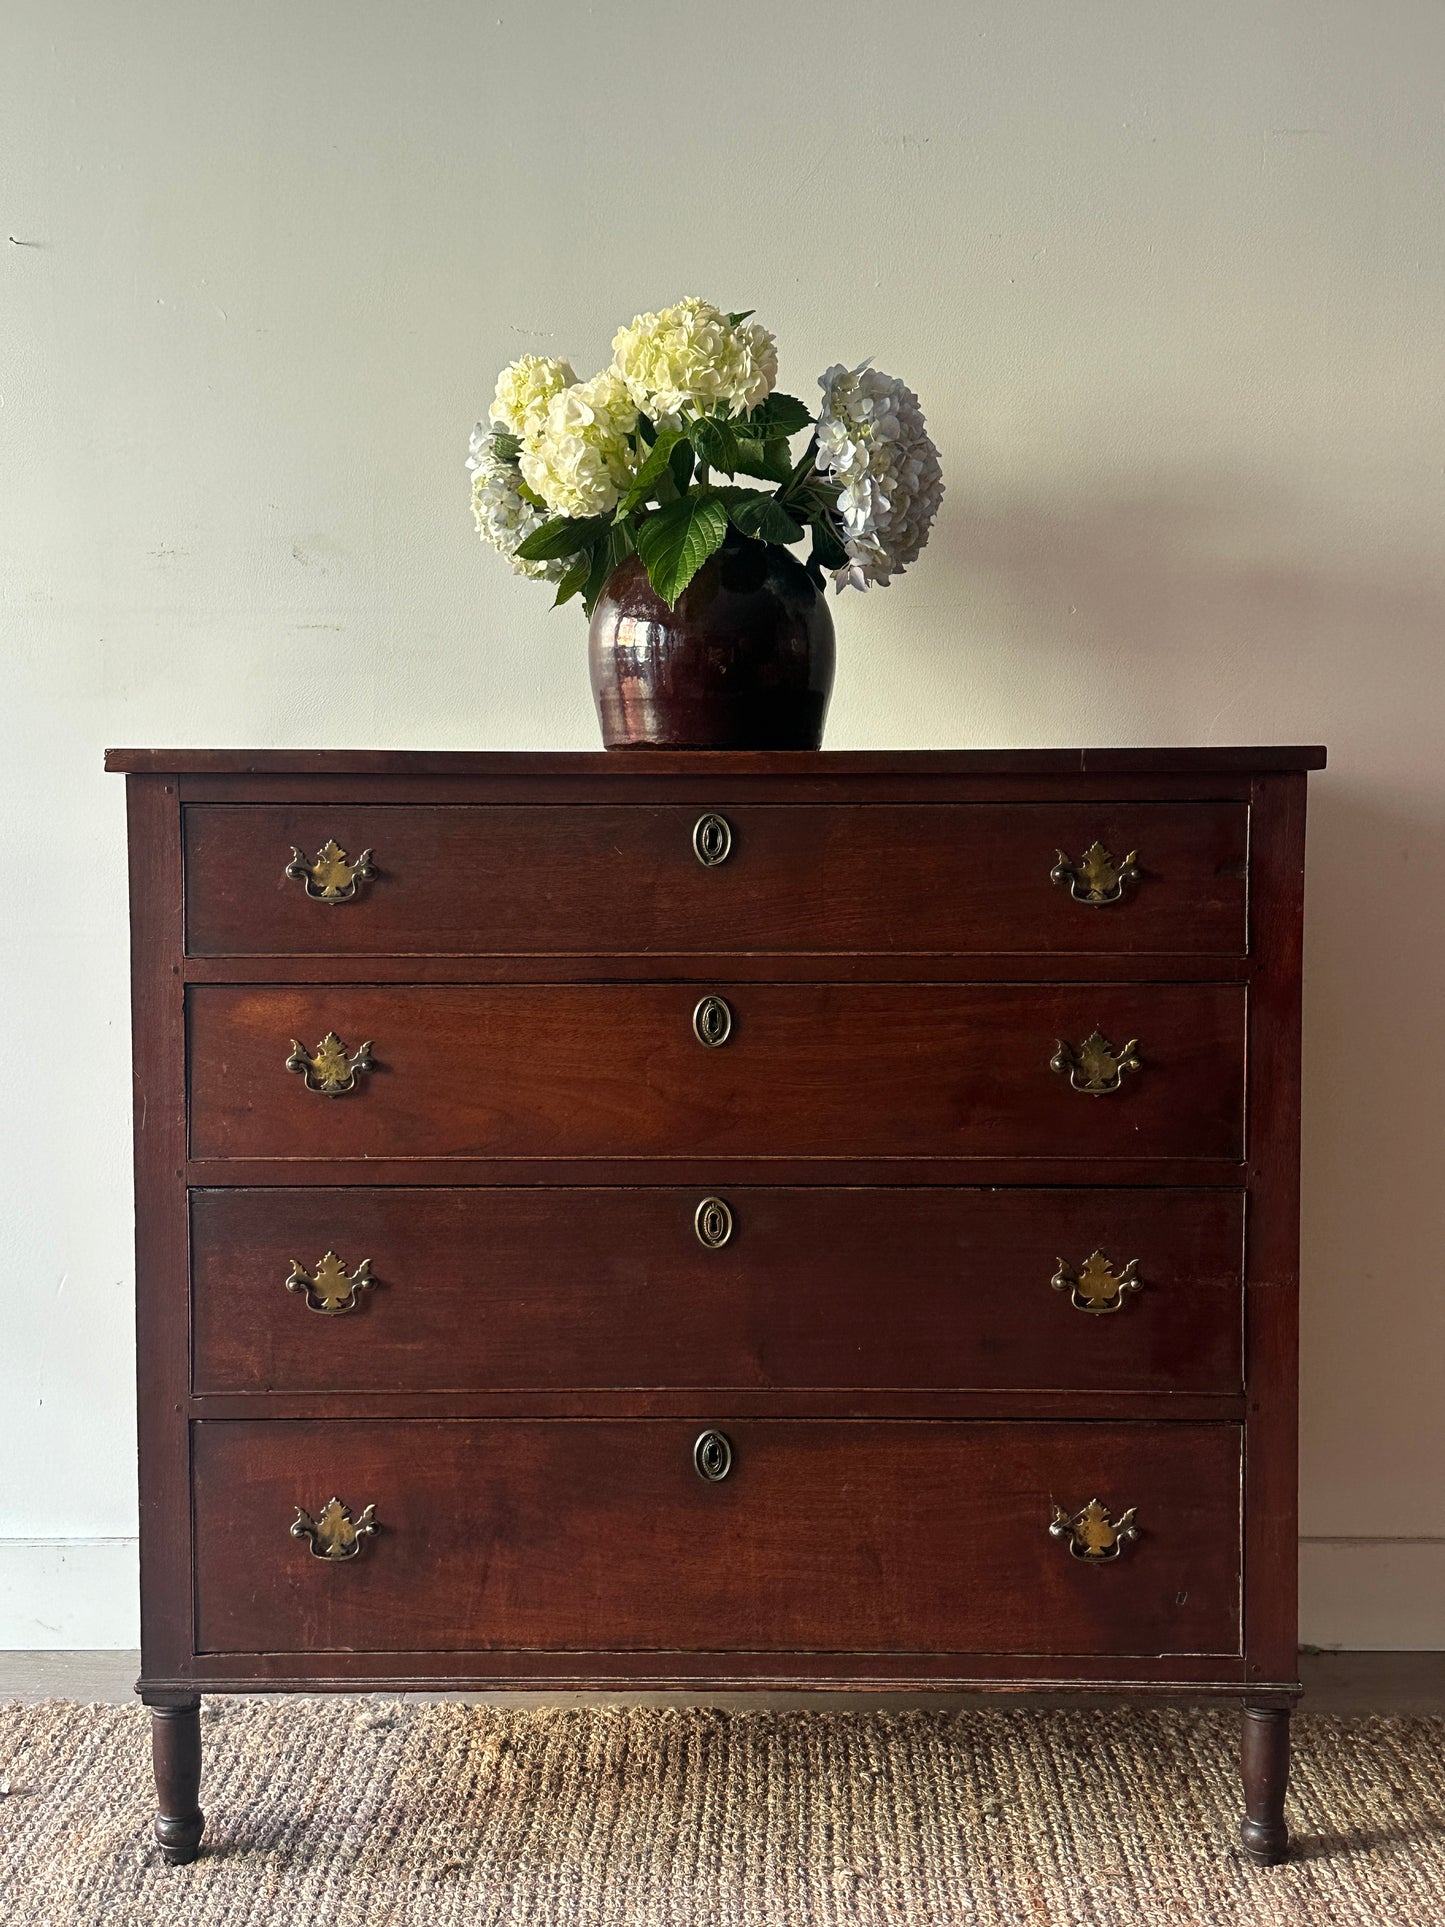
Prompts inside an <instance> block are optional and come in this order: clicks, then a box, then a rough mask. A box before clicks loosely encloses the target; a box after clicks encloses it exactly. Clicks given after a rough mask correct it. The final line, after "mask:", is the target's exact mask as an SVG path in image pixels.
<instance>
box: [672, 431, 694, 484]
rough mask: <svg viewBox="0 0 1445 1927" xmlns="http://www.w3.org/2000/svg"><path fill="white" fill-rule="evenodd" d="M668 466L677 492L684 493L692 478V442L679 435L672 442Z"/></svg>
mask: <svg viewBox="0 0 1445 1927" xmlns="http://www.w3.org/2000/svg"><path fill="white" fill-rule="evenodd" d="M668 467H669V468H670V469H671V470H672V479H673V481H674V483H675V484H676V485H677V492H678V494H679V495H686V494H687V485H688V483H689V482H690V481H691V480H692V444H691V442H689V441H688V440H687V439H686V437H685V436H679V438H678V440H677V442H676V443H675V444H674V446H673V451H672V456H671V459H670V460H669V462H668Z"/></svg>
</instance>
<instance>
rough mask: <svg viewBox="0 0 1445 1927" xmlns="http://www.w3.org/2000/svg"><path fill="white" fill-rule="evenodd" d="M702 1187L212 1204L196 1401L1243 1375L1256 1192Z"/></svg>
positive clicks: (206, 1206) (1087, 1382)
mask: <svg viewBox="0 0 1445 1927" xmlns="http://www.w3.org/2000/svg"><path fill="white" fill-rule="evenodd" d="M709 1195H710V1194H708V1193H706V1192H703V1191H700V1190H683V1189H674V1188H656V1189H650V1188H649V1189H618V1190H602V1189H590V1188H557V1189H543V1188H540V1187H528V1188H517V1189H508V1188H498V1189H478V1190H423V1189H396V1190H368V1189H364V1188H361V1187H355V1188H350V1187H348V1188H343V1189H317V1190H244V1189H235V1190H213V1191H196V1192H193V1193H192V1194H191V1264H192V1291H193V1298H192V1332H193V1343H194V1361H195V1364H194V1370H195V1388H196V1390H197V1391H198V1392H267V1391H280V1392H306V1391H325V1392H368V1391H369V1392H387V1391H406V1392H426V1391H447V1390H458V1391H468V1390H542V1391H564V1390H574V1389H584V1388H588V1389H592V1388H595V1389H614V1390H615V1389H622V1388H634V1387H640V1386H656V1387H690V1386H711V1387H725V1386H737V1387H748V1388H751V1389H754V1390H762V1389H767V1388H772V1387H776V1388H779V1389H782V1388H786V1387H790V1386H791V1387H913V1388H938V1389H944V1388H973V1387H977V1388H985V1389H1014V1388H1022V1389H1028V1390H1041V1391H1043V1390H1066V1391H1196V1392H1237V1391H1238V1390H1239V1387H1240V1380H1241V1357H1240V1346H1241V1324H1242V1296H1241V1262H1242V1247H1243V1220H1244V1200H1243V1196H1242V1194H1241V1193H1238V1192H1223V1191H1172V1190H1152V1191H1151V1190H1117V1191H1110V1190H1056V1191H1042V1190H1039V1191H1035V1190H990V1191H967V1190H950V1189H941V1188H940V1189H914V1188H904V1187H898V1188H887V1189H884V1188H870V1187H857V1188H848V1189H842V1188H838V1189H829V1188H814V1189H802V1188H792V1187H770V1186H769V1187H754V1186H735V1187H730V1188H725V1189H723V1191H722V1192H721V1193H720V1194H719V1195H718V1196H717V1197H716V1199H715V1200H714V1202H713V1204H712V1205H709V1204H708V1202H707V1200H708V1197H709ZM1096 1254H1100V1256H1099V1257H1096ZM1091 1260H1094V1262H1093V1263H1091ZM1102 1260H1107V1261H1108V1262H1107V1263H1104V1262H1102ZM323 1261H325V1262H323ZM358 1280H359V1282H358Z"/></svg>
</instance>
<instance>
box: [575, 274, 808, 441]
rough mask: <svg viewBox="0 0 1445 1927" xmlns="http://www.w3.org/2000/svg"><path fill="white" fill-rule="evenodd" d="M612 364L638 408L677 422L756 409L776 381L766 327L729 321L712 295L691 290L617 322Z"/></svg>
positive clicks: (773, 350)
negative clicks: (655, 310)
mask: <svg viewBox="0 0 1445 1927" xmlns="http://www.w3.org/2000/svg"><path fill="white" fill-rule="evenodd" d="M612 366H613V367H614V368H615V369H616V371H617V373H618V374H619V375H620V376H621V377H622V379H623V380H624V381H625V382H626V383H627V389H628V393H629V394H630V395H631V396H632V399H633V401H634V402H635V403H636V404H637V406H638V407H639V408H640V409H642V410H644V411H645V413H647V414H648V415H650V416H651V417H652V419H653V420H654V421H657V422H676V421H677V420H678V418H679V417H681V416H682V415H683V414H689V415H706V414H713V413H715V412H716V411H717V410H718V409H719V408H720V407H723V406H726V407H728V408H730V409H732V410H733V411H734V413H738V412H741V411H742V410H744V409H748V408H756V407H757V405H758V403H759V402H760V401H762V400H764V399H765V398H766V397H767V396H768V395H770V394H771V393H772V391H773V384H774V383H775V382H776V381H777V379H778V351H777V347H776V345H775V344H774V341H773V337H772V336H771V335H770V334H769V333H768V331H767V329H766V328H760V327H759V326H758V325H757V323H756V322H753V323H748V322H745V321H740V322H732V321H729V320H728V318H727V316H726V315H725V314H724V313H723V312H722V310H721V309H719V308H715V307H714V306H713V305H712V303H711V302H710V301H699V300H698V298H697V297H696V296H695V295H689V296H688V297H687V299H686V300H685V301H679V302H678V303H677V304H676V306H675V307H671V308H664V309H663V310H662V313H661V314H640V315H638V316H637V317H636V318H635V320H634V321H633V323H632V326H631V327H630V328H619V329H618V331H617V333H616V335H615V336H614V338H613V342H612Z"/></svg>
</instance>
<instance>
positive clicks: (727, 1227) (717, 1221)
mask: <svg viewBox="0 0 1445 1927" xmlns="http://www.w3.org/2000/svg"><path fill="white" fill-rule="evenodd" d="M692 1222H693V1228H694V1230H695V1231H696V1232H697V1241H698V1243H699V1244H701V1245H706V1246H707V1248H708V1250H709V1251H718V1250H720V1249H721V1248H722V1246H723V1245H725V1244H726V1243H727V1241H728V1239H729V1238H730V1237H731V1236H732V1235H733V1214H732V1211H731V1210H730V1209H729V1207H728V1206H727V1205H726V1204H724V1203H723V1201H722V1199H721V1198H704V1199H703V1201H702V1203H701V1204H700V1205H699V1206H698V1207H697V1211H696V1212H695V1214H694V1216H693V1220H692Z"/></svg>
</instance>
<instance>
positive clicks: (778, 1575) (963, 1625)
mask: <svg viewBox="0 0 1445 1927" xmlns="http://www.w3.org/2000/svg"><path fill="white" fill-rule="evenodd" d="M704 1424H705V1425H707V1426H710V1427H716V1428H717V1429H718V1430H719V1431H720V1432H721V1433H722V1434H723V1435H724V1436H725V1437H726V1439H727V1440H728V1441H729V1443H730V1446H731V1451H732V1466H731V1470H730V1471H729V1472H728V1474H727V1476H726V1477H724V1478H722V1479H720V1480H719V1481H717V1482H715V1483H714V1482H710V1481H707V1480H704V1479H703V1478H702V1477H700V1476H699V1474H698V1472H697V1471H696V1470H695V1468H694V1450H695V1439H696V1438H697V1437H698V1434H699V1427H700V1425H704ZM193 1438H194V1448H193V1449H194V1471H193V1479H194V1503H195V1521H196V1538H195V1559H196V1573H195V1578H196V1624H197V1641H198V1650H200V1651H202V1652H212V1653H223V1652H278V1653H287V1652H314V1651H327V1650H331V1651H335V1650H341V1649H349V1650H356V1651H362V1652H388V1651H402V1652H404V1651H473V1652H484V1651H504V1650H513V1651H515V1650H556V1651H589V1650H590V1651H611V1652H648V1651H660V1650H661V1651H679V1652H737V1651H752V1652H759V1651H777V1652H787V1651H814V1652H818V1651H822V1652H828V1651H833V1652H845V1651H866V1652H938V1653H948V1652H957V1653H984V1652H987V1653H1016V1654H1017V1653H1036V1654H1046V1655H1061V1654H1079V1655H1081V1656H1083V1655H1088V1656H1099V1655H1112V1654H1118V1655H1125V1654H1145V1653H1147V1654H1169V1653H1237V1652H1238V1650H1239V1637H1240V1604H1239V1574H1240V1554H1239V1538H1240V1516H1239V1489H1240V1436H1239V1433H1238V1430H1237V1429H1236V1428H1234V1427H1231V1426H1223V1425H1189V1424H1172V1425H1146V1424H1125V1425H1068V1424H998V1423H994V1424H982V1423H959V1422H945V1423H932V1424H919V1423H912V1422H900V1421H893V1422H883V1423H874V1422H864V1421H832V1420H820V1421H807V1420H758V1419H749V1420H738V1421H735V1422H733V1421H729V1420H727V1419H726V1417H725V1416H714V1415H712V1414H705V1415H703V1417H702V1418H701V1419H700V1420H698V1421H694V1422H691V1423H689V1422H687V1421H681V1420H667V1421H651V1420H619V1421H607V1422H603V1421H591V1420H587V1421H547V1420H485V1421H474V1420H452V1421H432V1420H394V1421H391V1422H377V1423H365V1424H363V1423H360V1422H356V1421H346V1420H342V1421H332V1422H314V1423H313V1422H305V1423H302V1422H289V1421H269V1422H267V1421H257V1422H248V1421H224V1422H222V1421H206V1422H202V1423H200V1424H198V1425H196V1426H195V1428H194V1432H193ZM333 1497H337V1498H339V1499H340V1500H341V1501H342V1502H343V1503H344V1504H345V1505H346V1506H347V1507H349V1508H350V1509H351V1512H352V1514H353V1516H354V1517H357V1518H359V1517H361V1516H362V1514H363V1508H364V1507H366V1506H374V1507H375V1515H374V1516H375V1524H376V1527H377V1530H376V1532H375V1534H374V1536H371V1537H369V1538H363V1539H361V1540H359V1541H357V1542H356V1544H357V1546H358V1548H359V1549H358V1550H357V1552H356V1556H354V1557H351V1558H344V1559H330V1558H323V1557H319V1556H317V1554H316V1552H315V1551H314V1550H313V1549H312V1545H311V1544H310V1543H309V1542H308V1540H307V1539H305V1538H298V1537H294V1536H292V1534H291V1530H290V1528H291V1525H292V1522H293V1520H295V1519H296V1509H297V1508H298V1507H304V1508H305V1509H306V1512H307V1514H308V1515H309V1521H310V1523H311V1524H312V1525H314V1526H315V1528H316V1543H318V1544H322V1545H327V1544H329V1545H332V1546H336V1545H338V1544H340V1545H344V1539H340V1540H339V1539H338V1538H337V1536H336V1535H335V1534H334V1533H332V1532H331V1531H330V1529H329V1528H330V1525H331V1521H329V1520H327V1519H325V1518H323V1512H324V1510H325V1508H326V1507H327V1505H328V1502H329V1501H330V1500H331V1499H332V1498H333ZM1095 1499H1097V1500H1099V1501H1101V1502H1102V1504H1103V1506H1104V1507H1105V1509H1106V1511H1107V1512H1108V1513H1109V1514H1110V1515H1111V1516H1112V1517H1113V1518H1114V1519H1119V1518H1121V1515H1122V1514H1123V1513H1124V1512H1125V1511H1126V1510H1127V1509H1129V1508H1134V1510H1135V1514H1136V1519H1135V1523H1136V1525H1137V1530H1138V1535H1139V1536H1138V1538H1137V1539H1136V1540H1135V1541H1134V1542H1133V1543H1126V1544H1123V1545H1122V1550H1121V1551H1120V1554H1119V1556H1118V1557H1116V1558H1113V1559H1107V1560H1105V1561H1103V1562H1102V1563H1101V1564H1099V1565H1097V1566H1095V1567H1091V1566H1090V1565H1089V1564H1088V1563H1087V1562H1086V1561H1085V1560H1084V1559H1082V1558H1079V1557H1076V1556H1074V1553H1073V1552H1072V1551H1071V1549H1070V1548H1071V1545H1072V1544H1073V1543H1074V1539H1073V1535H1072V1534H1071V1533H1068V1532H1065V1534H1064V1536H1062V1537H1056V1536H1052V1535H1051V1533H1050V1530H1049V1527H1050V1523H1051V1520H1052V1519H1053V1518H1054V1508H1055V1507H1056V1506H1058V1507H1060V1508H1062V1510H1063V1512H1064V1513H1065V1514H1066V1515H1067V1516H1068V1517H1070V1518H1072V1517H1076V1516H1077V1515H1078V1514H1079V1513H1080V1512H1081V1511H1082V1510H1083V1509H1084V1508H1085V1507H1086V1506H1088V1504H1089V1502H1090V1501H1091V1500H1095ZM297 1523H298V1524H304V1523H306V1522H305V1521H298V1522H297Z"/></svg>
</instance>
